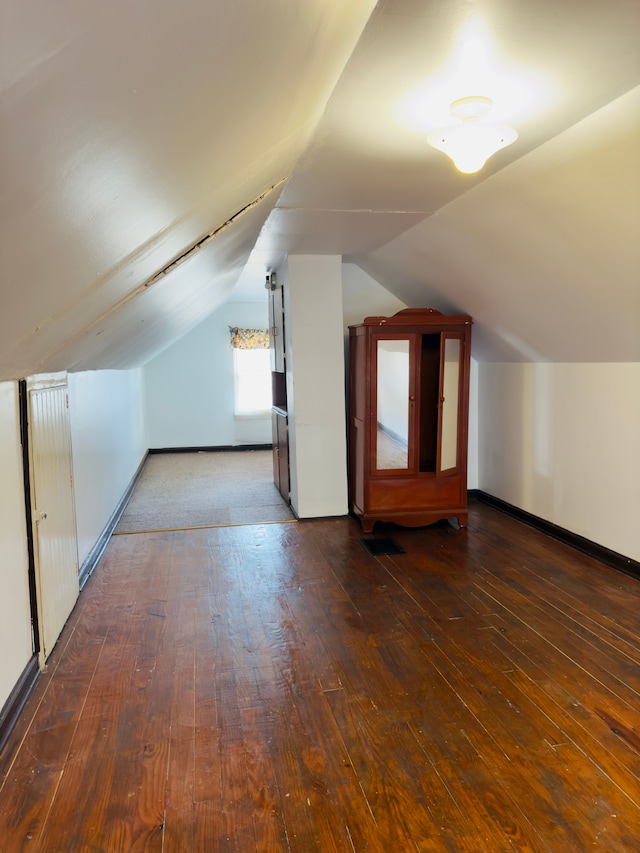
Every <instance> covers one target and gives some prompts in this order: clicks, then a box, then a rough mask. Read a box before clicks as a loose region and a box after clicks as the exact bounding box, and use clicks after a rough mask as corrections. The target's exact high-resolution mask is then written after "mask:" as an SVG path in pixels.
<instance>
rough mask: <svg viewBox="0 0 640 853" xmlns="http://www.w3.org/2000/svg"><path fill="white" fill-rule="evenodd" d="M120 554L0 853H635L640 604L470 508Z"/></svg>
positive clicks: (42, 693)
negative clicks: (385, 552) (457, 523)
mask: <svg viewBox="0 0 640 853" xmlns="http://www.w3.org/2000/svg"><path fill="white" fill-rule="evenodd" d="M380 534H383V535H390V536H392V537H393V538H394V539H395V541H396V542H397V543H398V544H399V545H401V546H402V547H403V548H404V549H405V551H406V553H404V554H399V555H395V556H392V557H391V556H381V557H372V556H369V555H368V554H367V553H366V551H365V550H364V548H363V547H362V546H361V544H360V542H359V541H358V540H359V539H360V538H364V537H363V534H362V531H361V530H360V528H359V527H358V525H357V524H356V523H355V522H354V521H353V520H352V519H347V518H341V519H335V520H321V521H313V522H301V523H298V524H270V525H256V526H239V527H220V528H215V529H209V530H193V531H185V532H158V533H149V534H138V535H135V536H134V535H131V536H129V535H122V536H117V537H115V538H113V539H112V540H111V542H110V544H109V547H108V549H107V552H106V554H105V556H104V557H103V559H102V561H101V563H100V565H99V566H98V568H97V569H96V571H95V573H94V575H93V576H92V577H91V578H90V580H89V581H88V583H87V585H86V587H85V589H84V591H83V593H82V595H81V597H80V600H79V602H78V605H77V606H76V609H75V611H74V612H73V614H72V616H71V618H70V620H69V622H68V624H67V626H66V627H65V629H64V632H63V634H62V636H61V638H60V640H59V642H58V645H57V647H56V649H55V650H54V652H53V654H52V656H51V659H50V662H49V666H48V668H47V671H46V672H45V673H44V674H43V675H42V677H41V678H40V681H39V682H38V684H37V685H36V688H35V690H34V692H33V694H32V695H31V697H30V699H29V700H28V703H27V706H26V708H25V710H24V712H23V714H22V717H21V719H20V721H19V723H18V725H17V727H16V728H15V730H14V732H13V734H12V736H11V738H10V741H9V743H8V745H7V748H6V750H5V753H4V755H3V756H2V759H1V762H0V770H1V771H2V777H1V782H0V784H2V786H3V787H2V789H1V790H0V838H2V839H3V843H2V849H3V851H8V853H17V851H23V850H33V851H47V853H51V851H56V852H57V851H64V852H65V853H73V851H83V853H84V851H96V853H97V851H104V853H119V851H133V850H135V851H142V850H144V851H168V852H169V853H193V851H203V853H204V852H205V851H207V853H208V851H223V850H228V851H234V853H245V851H246V852H247V853H248V851H251V853H277V851H290V853H312V851H318V853H327V851H358V853H360V851H364V850H368V851H384V853H405V851H410V850H419V851H455V853H460V851H480V850H481V851H483V853H493V851H508V850H521V851H524V850H527V851H534V853H537V852H538V851H540V853H542V851H554V853H555V851H563V853H573V851H575V853H578V852H579V853H583V851H585V850H607V851H620V852H621V853H622V851H624V853H627V851H630V850H631V849H633V845H634V844H635V843H636V840H637V836H638V827H640V740H639V732H640V712H639V710H638V709H639V707H640V703H639V694H640V667H639V663H640V642H639V628H640V624H639V619H638V612H640V584H639V583H638V582H637V581H636V580H634V579H632V578H630V577H627V576H625V575H624V574H621V573H619V572H616V571H615V570H613V569H610V568H607V567H606V566H603V565H601V564H599V563H597V562H596V561H594V560H591V559H590V558H587V557H585V556H583V555H581V554H579V553H577V552H575V551H573V550H571V549H569V548H567V547H565V546H563V545H561V544H559V543H557V542H555V541H553V540H551V539H549V538H547V537H545V536H543V535H542V534H539V533H537V532H535V531H533V530H531V529H529V528H527V527H525V526H523V525H522V524H520V523H518V522H516V521H514V520H512V519H509V518H507V517H506V516H504V515H501V514H500V513H498V512H496V511H495V510H493V509H491V508H489V507H487V506H484V505H480V504H477V503H474V502H472V504H471V507H470V522H469V528H468V529H467V530H461V531H457V532H456V531H454V530H453V529H452V528H450V527H448V526H446V525H442V526H435V527H432V528H424V529H420V530H402V529H400V528H391V527H389V528H388V529H381V530H380V531H376V535H380Z"/></svg>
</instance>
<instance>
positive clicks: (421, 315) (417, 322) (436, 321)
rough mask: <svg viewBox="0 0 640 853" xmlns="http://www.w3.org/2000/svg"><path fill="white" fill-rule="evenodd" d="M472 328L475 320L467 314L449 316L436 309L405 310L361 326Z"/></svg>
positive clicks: (369, 320)
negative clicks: (446, 326) (444, 325)
mask: <svg viewBox="0 0 640 853" xmlns="http://www.w3.org/2000/svg"><path fill="white" fill-rule="evenodd" d="M443 323H446V325H452V326H453V325H455V326H461V325H466V326H471V325H473V320H472V319H471V317H469V316H468V315H467V314H458V315H455V316H447V315H445V314H443V313H442V312H441V311H437V310H436V309H435V308H403V310H402V311H398V313H397V314H393V315H392V316H391V317H365V318H364V320H363V321H362V323H357V324H356V325H360V326H441V325H442V324H443Z"/></svg>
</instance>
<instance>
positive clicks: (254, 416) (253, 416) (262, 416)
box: [233, 409, 271, 421]
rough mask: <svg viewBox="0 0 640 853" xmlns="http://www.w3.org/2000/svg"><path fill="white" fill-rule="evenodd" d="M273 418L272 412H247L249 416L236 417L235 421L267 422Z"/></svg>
mask: <svg viewBox="0 0 640 853" xmlns="http://www.w3.org/2000/svg"><path fill="white" fill-rule="evenodd" d="M270 417H271V410H270V409H269V410H268V411H265V412H247V414H243V415H234V416H233V419H234V420H235V421H257V420H266V419H268V418H270Z"/></svg>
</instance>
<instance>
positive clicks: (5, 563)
mask: <svg viewBox="0 0 640 853" xmlns="http://www.w3.org/2000/svg"><path fill="white" fill-rule="evenodd" d="M18 412H19V410H18V383H17V382H0V483H1V484H2V487H1V488H0V592H1V594H0V649H1V650H2V653H1V654H0V708H2V706H3V705H4V704H5V702H6V701H7V699H8V697H9V694H10V693H11V691H12V690H13V688H14V686H15V684H16V682H17V681H18V679H19V678H20V676H21V674H22V672H23V670H24V668H25V667H26V665H27V664H28V663H29V660H30V659H31V656H32V653H33V651H32V645H31V609H30V605H29V581H28V568H29V563H28V558H27V545H26V520H25V509H24V507H25V504H24V488H23V480H22V449H21V444H20V420H19V413H18Z"/></svg>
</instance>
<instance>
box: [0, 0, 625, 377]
mask: <svg viewBox="0 0 640 853" xmlns="http://www.w3.org/2000/svg"><path fill="white" fill-rule="evenodd" d="M474 33H475V34H476V36H478V34H480V35H483V36H484V39H485V41H484V44H485V45H487V48H486V53H485V54H482V55H478V54H477V53H476V60H477V62H479V63H480V64H476V66H475V67H474V70H473V71H472V72H471V79H470V78H469V68H468V66H467V64H465V61H464V57H465V56H467V57H468V52H467V54H464V55H463V54H461V53H460V44H461V39H462V38H463V37H465V36H466V37H469V35H470V34H471V35H473V34H474ZM639 36H640V3H638V2H637V0H564V2H562V3H559V2H557V0H486V2H483V0H475V2H473V1H472V0H447V2H445V0H381V2H379V3H378V4H377V5H376V4H375V2H374V0H349V2H348V3H346V2H344V0H305V2H304V3H300V2H296V0H270V2H269V3H265V2H264V0H236V2H232V0H183V2H181V3H180V4H178V3H173V2H170V0H137V2H135V3H132V2H131V0H110V2H109V3H87V2H86V0H57V2H56V3H51V2H50V0H4V2H3V4H2V10H1V12H0V63H1V64H0V91H1V100H0V127H1V129H2V130H1V133H2V139H1V144H2V148H1V161H0V168H1V174H0V178H1V187H2V189H1V192H0V227H1V232H0V305H1V311H0V378H2V377H6V378H15V377H18V376H24V375H27V374H30V373H34V372H40V371H45V370H52V369H62V368H66V369H89V368H101V367H104V368H107V367H129V366H134V365H137V364H142V363H144V362H145V361H147V360H148V359H149V358H151V357H153V355H155V354H156V353H157V352H159V351H160V350H161V349H163V348H164V347H165V346H167V345H168V344H170V343H171V342H172V341H173V340H175V339H176V338H177V337H179V336H180V335H182V334H183V333H184V332H185V331H187V330H188V329H189V328H191V327H192V326H193V325H195V324H196V323H197V322H199V320H201V319H202V318H203V317H204V316H206V315H207V314H208V313H210V312H211V311H212V310H214V309H215V308H216V307H217V306H218V305H219V304H221V302H223V301H224V300H226V299H228V298H233V299H247V298H256V296H257V295H259V297H260V298H263V294H264V289H263V287H262V284H263V281H264V274H265V270H266V269H267V268H269V267H271V266H273V265H275V264H277V263H278V261H279V260H280V259H282V257H284V255H286V254H288V253H311V254H342V255H344V256H345V257H346V258H347V259H349V260H352V261H355V262H356V263H358V264H359V265H360V266H362V267H363V268H364V269H366V270H367V271H368V272H370V274H372V275H373V276H374V277H375V278H377V279H378V280H379V281H380V282H381V283H382V284H384V286H385V287H387V288H388V289H389V290H391V291H392V292H394V293H395V294H396V295H397V296H398V297H399V298H400V299H402V300H403V301H404V302H406V303H407V304H411V305H426V304H431V305H433V307H440V308H441V309H443V310H447V309H448V308H455V309H456V310H464V311H465V312H467V313H470V314H472V315H473V316H474V318H475V319H476V333H477V334H476V344H475V347H476V354H477V355H478V357H480V358H485V359H502V358H504V359H511V358H515V359H536V360H537V359H541V360H545V359H551V360H587V361H588V360H593V361H598V360H603V361H607V360H610V361H614V360H640V332H639V331H638V330H639V329H640V295H639V290H640V286H639V285H638V281H639V277H640V260H639V257H638V249H637V243H638V241H637V240H636V239H634V234H635V235H636V236H637V233H638V230H637V226H640V213H639V210H640V201H639V194H640V190H639V189H638V187H639V186H640V164H639V162H638V156H639V155H638V152H639V151H640V146H639V145H638V141H639V139H638V123H637V117H638V114H639V113H640V109H639V108H638V97H637V93H638V91H640V90H638V89H637V88H636V87H638V86H639V84H640V50H639V44H640V41H639V38H638V37H639ZM475 44H476V45H477V44H478V42H477V41H476V42H475ZM467 49H468V50H469V43H468V42H467ZM461 57H462V60H461ZM483 67H484V71H483V70H482V68H483ZM480 85H481V86H482V87H483V91H482V92H472V91H468V90H467V87H469V86H476V87H478V86H480ZM634 89H635V93H634V92H632V91H631V90H634ZM626 93H629V94H626ZM468 94H488V95H490V96H491V97H493V99H494V102H495V114H496V118H502V119H504V120H505V121H508V122H509V123H512V124H513V125H514V126H515V127H516V128H517V130H518V132H519V134H520V136H519V139H518V141H517V142H516V143H515V144H514V145H512V146H510V147H509V148H507V149H505V150H503V151H502V152H500V153H499V154H497V155H495V157H493V158H492V159H491V160H489V162H488V163H487V165H486V166H485V168H484V169H483V170H482V171H481V172H480V173H479V174H477V175H475V176H469V175H461V174H460V173H458V172H456V170H455V169H454V168H453V166H452V164H450V162H449V161H448V159H447V158H446V157H444V155H442V154H441V153H439V152H437V151H435V150H433V149H431V148H429V146H428V145H427V144H426V134H427V133H428V132H429V131H430V130H431V129H434V127H435V126H437V125H438V124H439V123H440V122H441V121H442V120H443V119H445V118H446V108H447V105H448V103H449V102H450V101H451V100H453V99H454V98H456V97H460V96H464V95H468ZM625 95H626V97H622V96H625ZM207 235H211V237H210V239H209V240H208V241H207V242H206V243H205V244H203V246H202V248H201V249H200V250H199V251H197V252H195V253H194V254H193V255H189V257H188V258H187V259H185V260H184V261H183V262H182V263H180V264H179V265H177V266H176V268H175V269H173V270H170V271H167V272H166V274H164V275H161V276H159V277H158V273H160V272H161V271H163V270H166V268H167V266H168V265H170V264H171V263H172V262H173V261H174V260H176V259H178V258H183V256H184V255H185V253H189V250H190V249H191V248H192V247H193V246H194V245H195V244H197V243H199V242H200V241H201V240H202V239H203V238H204V237H206V236H207ZM541 309H544V310H541ZM614 311H615V316H616V317H617V320H616V321H615V322H614V320H613V319H612V318H613V316H614ZM576 322H579V323H580V325H581V327H582V328H583V329H587V330H588V331H589V335H588V336H585V335H581V336H576V335H575V334H573V333H569V334H568V333H567V326H568V327H569V328H571V327H572V326H571V324H572V323H574V324H575V323H576ZM621 326H622V328H621ZM585 340H586V343H585Z"/></svg>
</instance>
